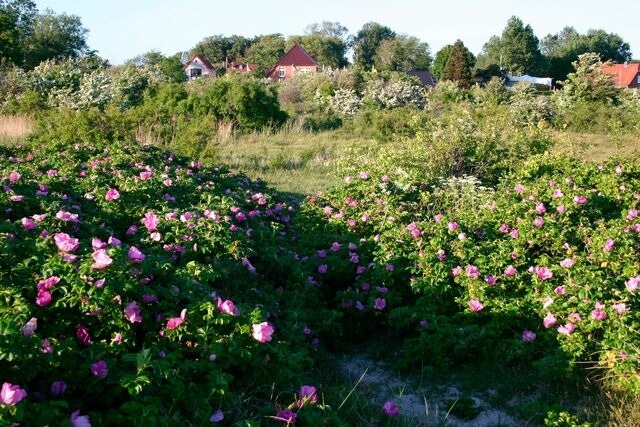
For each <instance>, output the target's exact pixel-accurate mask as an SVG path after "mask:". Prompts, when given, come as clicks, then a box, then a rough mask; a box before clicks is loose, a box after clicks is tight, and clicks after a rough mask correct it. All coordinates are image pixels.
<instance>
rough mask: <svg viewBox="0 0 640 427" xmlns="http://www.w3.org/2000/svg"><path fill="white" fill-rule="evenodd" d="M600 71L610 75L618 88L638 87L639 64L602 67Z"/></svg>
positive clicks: (639, 81)
mask: <svg viewBox="0 0 640 427" xmlns="http://www.w3.org/2000/svg"><path fill="white" fill-rule="evenodd" d="M602 71H604V72H605V73H606V74H610V75H611V79H612V80H613V83H614V84H615V85H616V87H619V88H632V89H633V88H639V87H640V64H627V63H625V64H613V65H603V66H602Z"/></svg>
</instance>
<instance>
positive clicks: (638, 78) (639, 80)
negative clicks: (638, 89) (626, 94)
mask: <svg viewBox="0 0 640 427" xmlns="http://www.w3.org/2000/svg"><path fill="white" fill-rule="evenodd" d="M636 83H637V84H639V85H640V74H638V77H636Z"/></svg>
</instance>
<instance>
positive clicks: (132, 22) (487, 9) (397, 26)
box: [36, 0, 640, 65]
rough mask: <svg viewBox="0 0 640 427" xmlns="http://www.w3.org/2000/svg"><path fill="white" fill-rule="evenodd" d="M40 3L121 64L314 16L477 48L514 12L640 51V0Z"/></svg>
mask: <svg viewBox="0 0 640 427" xmlns="http://www.w3.org/2000/svg"><path fill="white" fill-rule="evenodd" d="M36 4H37V6H38V9H39V10H40V11H44V10H45V9H46V8H49V9H52V10H53V11H54V12H57V13H67V14H73V15H78V16H79V17H80V18H81V19H82V23H83V25H84V27H85V28H87V29H88V30H89V34H88V39H87V41H88V44H89V47H90V48H91V49H94V50H97V51H98V54H99V55H100V56H101V57H103V58H105V59H108V60H109V62H111V63H112V64H114V65H117V64H121V63H122V62H124V61H125V60H126V59H130V58H132V57H134V56H136V55H138V54H141V53H145V52H147V51H149V50H157V51H160V52H161V53H163V54H164V55H171V54H174V53H176V52H180V51H184V50H189V49H190V48H192V47H193V46H194V45H195V44H196V43H197V42H199V41H200V40H202V39H203V38H205V37H207V36H211V35H216V34H222V35H225V36H230V35H232V34H238V35H243V36H245V37H253V36H256V35H260V34H271V33H282V34H284V35H285V36H289V35H297V34H303V33H304V28H305V27H306V26H307V25H309V24H312V23H316V22H322V21H331V22H339V23H341V24H342V25H344V26H345V27H347V28H348V29H349V33H351V34H355V33H357V32H358V30H360V28H362V25H363V24H365V23H367V22H371V21H374V22H378V23H380V24H382V25H386V26H388V27H390V28H391V29H392V30H393V31H395V32H396V33H402V34H407V35H410V36H415V37H417V38H419V39H420V40H421V41H423V42H426V43H428V44H429V46H430V48H431V53H432V55H435V53H436V52H437V51H438V50H439V49H440V48H442V46H444V45H446V44H451V43H453V42H455V41H456V39H461V40H462V41H463V42H464V44H465V46H467V48H469V50H471V51H472V52H473V53H474V54H478V53H479V52H480V50H481V49H482V45H483V44H484V43H485V42H486V41H487V40H489V38H490V37H491V36H492V35H499V34H500V33H501V32H502V30H503V29H504V27H505V25H506V24H507V20H508V19H509V18H510V17H511V16H514V15H515V16H517V17H519V18H520V19H522V21H523V22H524V23H525V24H529V25H531V27H532V28H533V31H534V32H535V34H536V36H537V37H538V38H539V39H542V38H543V37H544V36H546V35H547V34H550V33H552V34H555V33H557V32H559V31H560V30H562V28H563V27H565V26H567V25H569V26H573V27H574V28H575V29H576V30H577V31H578V32H580V33H585V32H586V31H587V30H589V29H602V30H605V31H606V32H609V33H616V34H618V35H619V36H621V37H622V38H623V39H624V40H625V41H626V42H627V43H629V44H630V45H631V51H632V53H633V57H634V58H635V59H640V30H639V25H638V19H639V17H640V1H638V0H609V1H606V2H602V1H593V0H582V1H579V0H537V1H522V0H512V1H509V0H484V1H481V0H444V1H443V0H439V1H429V0H358V1H350V0H321V1H309V0H306V1H305V0H271V1H265V0H231V1H229V0H224V1H218V0H209V1H207V0H179V1H176V0H173V1H172V0H104V1H98V0H36Z"/></svg>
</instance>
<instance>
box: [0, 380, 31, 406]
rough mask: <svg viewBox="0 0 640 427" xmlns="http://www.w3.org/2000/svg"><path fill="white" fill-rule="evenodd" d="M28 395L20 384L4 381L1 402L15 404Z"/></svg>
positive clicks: (0, 390) (0, 395)
mask: <svg viewBox="0 0 640 427" xmlns="http://www.w3.org/2000/svg"><path fill="white" fill-rule="evenodd" d="M25 397H27V392H26V391H25V390H24V389H21V388H20V386H18V385H13V384H11V383H3V384H2V389H0V403H2V404H3V405H7V406H15V405H16V404H17V403H18V402H20V401H21V400H22V399H24V398H25Z"/></svg>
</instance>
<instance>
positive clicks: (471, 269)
mask: <svg viewBox="0 0 640 427" xmlns="http://www.w3.org/2000/svg"><path fill="white" fill-rule="evenodd" d="M465 273H466V274H467V276H468V277H471V278H474V279H477V278H478V277H480V270H478V267H476V266H475V265H468V266H467V268H466V269H465Z"/></svg>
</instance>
